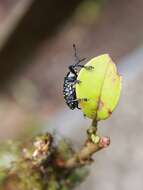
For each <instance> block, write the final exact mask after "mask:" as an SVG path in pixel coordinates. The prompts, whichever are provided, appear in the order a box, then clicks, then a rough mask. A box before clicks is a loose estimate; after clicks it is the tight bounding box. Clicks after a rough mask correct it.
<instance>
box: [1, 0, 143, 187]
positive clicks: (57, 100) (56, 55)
mask: <svg viewBox="0 0 143 190" xmlns="http://www.w3.org/2000/svg"><path fill="white" fill-rule="evenodd" d="M142 9H143V1H142V0H120V1H118V0H71V1H66V0H61V1H58V0H53V1H52V0H48V1H47V0H43V1H40V0H21V1H18V0H0V123H1V124H0V127H1V132H0V138H1V139H8V138H22V137H23V136H28V135H31V133H35V131H37V130H38V131H40V132H41V131H44V130H47V128H49V129H50V128H52V127H53V128H55V129H56V130H57V131H59V133H61V134H63V135H65V136H67V137H69V138H71V139H72V141H73V143H75V145H80V144H81V143H82V141H83V139H84V135H85V130H86V126H87V125H89V123H90V121H86V120H85V119H83V117H82V114H81V113H80V112H79V111H75V112H73V111H71V110H69V108H68V107H66V105H65V103H64V100H63V95H62V85H63V78H64V76H65V74H66V73H67V71H68V65H70V64H72V63H73V61H74V55H73V49H72V44H73V43H76V45H77V48H78V53H79V55H80V56H81V57H87V60H88V59H90V58H91V57H94V56H97V55H99V54H103V53H109V54H110V55H111V57H112V58H113V60H114V61H115V62H116V63H117V64H118V65H117V66H118V68H119V71H120V73H121V75H123V93H122V98H121V101H120V104H119V106H118V107H117V109H116V111H115V113H114V114H113V115H112V117H111V118H110V119H109V120H108V121H104V122H101V133H103V134H104V133H105V135H109V136H111V139H112V144H111V146H110V148H109V149H108V150H106V151H104V152H101V153H99V155H98V156H97V157H96V162H95V164H94V165H93V166H92V173H91V175H90V176H89V178H88V180H87V181H86V182H84V183H83V184H82V185H81V189H83V190H84V189H86V188H88V187H89V184H90V190H92V189H96V188H97V189H102V190H104V189H106V190H108V189H110V190H114V189H117V190H118V189H120V190H124V189H125V190H127V189H130V190H134V189H135V188H136V189H137V190H142V187H143V182H142V178H143V172H142V171H143V168H142V160H143V151H142V144H143V142H142V139H143V138H142V137H143V120H142V113H143V112H142V109H143V103H142V95H143V87H142V79H143V77H142V73H143V48H142V47H143V46H142V45H143V24H142V18H143V11H142ZM73 116H74V117H73ZM73 118H74V119H73ZM102 126H103V127H102ZM104 126H105V127H104ZM75 134H76V135H75ZM79 136H81V138H79Z"/></svg>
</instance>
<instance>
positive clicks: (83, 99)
mask: <svg viewBox="0 0 143 190" xmlns="http://www.w3.org/2000/svg"><path fill="white" fill-rule="evenodd" d="M71 101H72V102H82V101H84V102H87V101H88V99H87V98H78V99H75V100H71Z"/></svg>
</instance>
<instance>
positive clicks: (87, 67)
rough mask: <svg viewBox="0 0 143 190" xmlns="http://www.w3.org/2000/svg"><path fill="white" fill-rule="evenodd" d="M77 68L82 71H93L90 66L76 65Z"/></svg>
mask: <svg viewBox="0 0 143 190" xmlns="http://www.w3.org/2000/svg"><path fill="white" fill-rule="evenodd" d="M77 67H81V68H84V69H87V70H92V69H94V67H92V66H84V65H77Z"/></svg>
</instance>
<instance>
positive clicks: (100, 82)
mask: <svg viewBox="0 0 143 190" xmlns="http://www.w3.org/2000/svg"><path fill="white" fill-rule="evenodd" d="M85 66H86V67H89V66H90V67H91V66H92V67H93V69H86V68H82V69H81V70H80V72H79V74H78V77H77V80H79V81H81V83H78V84H76V96H77V99H79V100H80V101H79V105H80V107H81V110H82V111H83V113H84V115H85V116H86V117H89V118H91V119H96V120H97V121H99V120H103V119H107V118H108V117H109V116H110V115H111V113H112V112H113V110H114V109H115V107H116V105H117V103H118V101H119V97H120V92H121V77H120V75H119V74H118V73H117V70H116V65H115V64H114V62H113V61H112V59H111V58H110V56H109V55H108V54H103V55H100V56H98V57H95V58H93V59H91V60H90V61H89V62H88V63H87V64H85ZM85 98H87V101H85V100H83V99H85Z"/></svg>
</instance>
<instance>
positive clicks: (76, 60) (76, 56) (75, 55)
mask: <svg viewBox="0 0 143 190" xmlns="http://www.w3.org/2000/svg"><path fill="white" fill-rule="evenodd" d="M73 50H74V57H75V62H76V64H78V63H79V62H80V59H79V57H78V55H77V48H76V45H75V44H73Z"/></svg>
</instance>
